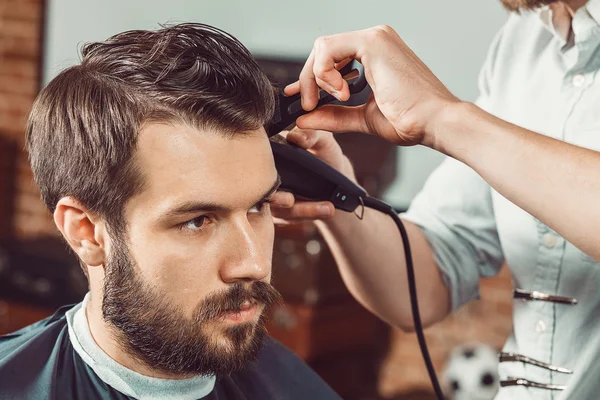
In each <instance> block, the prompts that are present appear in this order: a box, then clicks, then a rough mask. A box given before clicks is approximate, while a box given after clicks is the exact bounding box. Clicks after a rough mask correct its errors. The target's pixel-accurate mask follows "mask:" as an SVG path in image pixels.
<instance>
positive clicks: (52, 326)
mask: <svg viewBox="0 0 600 400" xmlns="http://www.w3.org/2000/svg"><path fill="white" fill-rule="evenodd" d="M72 307H73V305H68V306H64V307H61V308H59V309H58V310H57V311H56V312H55V313H54V314H53V315H51V316H49V317H48V318H45V319H42V320H40V321H38V322H35V323H33V324H31V325H28V326H26V327H24V328H21V329H19V330H18V331H15V332H12V333H8V334H5V335H2V336H0V361H1V360H2V359H3V358H4V357H5V356H6V355H7V354H8V353H10V352H11V350H14V349H17V348H19V347H21V346H22V345H23V344H24V343H27V342H28V341H30V340H33V339H35V338H37V337H39V336H40V335H41V336H43V337H45V338H49V339H50V342H51V343H54V342H55V341H56V338H57V337H58V334H59V333H60V331H61V330H62V329H66V326H67V322H66V318H65V313H66V312H67V311H68V310H69V309H70V308H72Z"/></svg>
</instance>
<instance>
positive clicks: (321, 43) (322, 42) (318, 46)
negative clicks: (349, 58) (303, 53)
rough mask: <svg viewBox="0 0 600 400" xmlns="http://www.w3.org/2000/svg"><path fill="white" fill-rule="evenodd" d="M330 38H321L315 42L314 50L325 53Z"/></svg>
mask: <svg viewBox="0 0 600 400" xmlns="http://www.w3.org/2000/svg"><path fill="white" fill-rule="evenodd" d="M329 42H330V37H329V36H321V37H318V38H317V40H315V44H314V48H315V51H324V50H327V48H328V47H329Z"/></svg>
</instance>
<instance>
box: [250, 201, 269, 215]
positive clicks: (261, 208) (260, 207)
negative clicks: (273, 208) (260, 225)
mask: <svg viewBox="0 0 600 400" xmlns="http://www.w3.org/2000/svg"><path fill="white" fill-rule="evenodd" d="M272 202H273V201H272V200H270V199H269V200H265V201H261V202H260V203H258V204H257V205H255V206H254V207H252V208H251V209H250V210H249V211H248V212H250V213H252V214H258V213H261V212H265V211H267V210H269V206H270V204H271V203H272Z"/></svg>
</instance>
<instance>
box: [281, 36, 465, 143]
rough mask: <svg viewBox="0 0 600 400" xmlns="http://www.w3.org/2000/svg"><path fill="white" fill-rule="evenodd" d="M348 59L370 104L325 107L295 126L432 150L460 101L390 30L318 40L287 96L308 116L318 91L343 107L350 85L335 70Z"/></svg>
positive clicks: (287, 91) (287, 90)
mask: <svg viewBox="0 0 600 400" xmlns="http://www.w3.org/2000/svg"><path fill="white" fill-rule="evenodd" d="M351 58H354V59H357V60H358V61H360V62H361V63H362V64H363V66H364V68H365V75H366V78H367V81H368V82H369V85H370V86H371V88H372V90H373V95H372V96H371V98H370V99H369V101H368V102H367V103H366V104H365V105H362V106H359V107H341V106H325V107H323V108H320V109H318V110H316V111H314V112H312V113H310V114H308V115H305V116H303V117H301V118H299V119H298V120H297V121H296V123H297V126H298V127H300V128H303V129H325V130H328V131H332V132H363V133H369V134H376V135H379V136H380V137H382V138H383V139H385V140H387V141H389V142H392V143H395V144H397V145H403V146H406V145H416V144H424V145H427V146H430V147H434V145H435V130H436V123H437V121H439V119H440V118H441V113H442V112H443V111H444V109H445V108H446V107H447V106H448V105H450V104H452V103H456V102H459V100H458V99H457V98H456V97H454V96H453V95H452V94H451V93H450V92H449V91H448V89H446V87H445V86H444V85H443V84H442V83H441V82H440V81H439V80H438V79H437V78H436V77H435V75H433V73H432V72H431V71H430V70H429V69H428V68H427V66H426V65H425V64H424V63H423V62H422V61H421V60H420V59H419V58H418V57H417V56H416V55H415V54H414V53H413V52H412V51H411V50H410V49H409V48H408V46H407V45H406V44H405V43H404V41H403V40H402V39H401V38H400V36H398V34H397V33H396V32H395V31H394V30H393V29H392V28H390V27H388V26H377V27H374V28H370V29H366V30H361V31H354V32H346V33H340V34H336V35H331V36H324V37H320V38H319V39H317V40H316V41H315V44H314V48H313V50H312V52H311V54H310V56H309V58H308V60H307V61H306V64H305V66H304V69H303V70H302V72H301V74H300V80H299V81H298V82H296V83H293V84H291V85H289V86H288V87H287V88H286V89H285V93H286V94H287V95H290V96H291V95H294V94H296V93H298V92H300V93H301V94H302V107H303V108H304V109H305V110H307V111H309V110H312V109H314V108H315V106H316V104H317V102H318V92H319V87H320V88H322V89H324V90H326V91H327V92H329V93H331V94H332V95H334V96H335V97H337V98H338V99H340V100H342V101H345V100H348V98H349V97H350V91H349V89H348V82H346V81H345V80H344V79H343V78H342V76H341V75H340V73H339V72H338V69H339V68H340V67H341V66H343V65H344V64H345V62H347V60H348V59H351ZM338 64H339V65H338ZM438 125H439V124H438Z"/></svg>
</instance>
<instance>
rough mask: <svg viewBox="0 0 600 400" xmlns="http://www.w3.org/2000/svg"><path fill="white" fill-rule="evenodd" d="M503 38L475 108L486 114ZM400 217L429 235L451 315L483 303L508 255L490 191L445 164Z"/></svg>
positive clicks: (455, 165) (462, 168) (465, 170)
mask: <svg viewBox="0 0 600 400" xmlns="http://www.w3.org/2000/svg"><path fill="white" fill-rule="evenodd" d="M501 34H502V32H500V33H499V34H498V35H496V37H495V39H494V42H493V44H492V46H491V48H490V51H489V52H488V57H487V59H486V61H485V63H484V65H483V68H482V70H481V73H480V76H479V91H480V96H479V98H478V100H477V101H476V104H477V105H478V106H479V107H481V108H483V109H485V110H488V111H489V108H488V107H489V104H490V95H491V94H490V87H491V79H492V75H493V66H494V60H495V56H496V53H497V48H498V45H499V42H500V41H501V36H502V35H501ZM401 217H402V218H403V219H405V220H407V221H410V222H412V223H414V224H416V225H417V226H419V227H420V228H421V229H422V231H423V233H424V234H425V237H426V238H427V240H428V242H429V244H430V246H431V248H432V250H433V253H434V258H435V261H436V263H437V265H438V268H439V269H440V271H441V273H442V277H443V279H444V282H445V283H446V285H447V286H448V288H449V289H450V292H451V302H452V310H456V309H457V308H459V307H461V306H462V305H464V304H465V303H467V302H469V301H471V300H473V299H477V298H479V279H480V278H481V277H490V276H494V275H496V274H497V273H498V272H499V271H500V268H501V267H502V264H503V262H504V255H503V252H502V247H501V245H500V240H499V238H498V232H497V229H496V220H495V216H494V208H493V205H492V197H491V188H490V186H489V185H488V184H487V183H486V182H485V181H484V180H483V178H481V177H480V176H479V175H478V174H477V173H476V172H475V171H473V170H472V169H471V168H470V167H468V166H467V165H465V164H463V163H461V162H460V161H457V160H455V159H452V158H449V157H448V158H446V159H445V160H444V161H443V162H442V163H441V164H440V166H439V167H438V168H437V169H436V170H434V172H433V173H432V174H431V175H430V176H429V178H428V179H427V181H426V183H425V185H424V187H423V189H422V190H421V192H420V193H419V194H418V195H417V196H416V197H415V198H414V200H413V201H412V203H411V205H410V207H409V209H408V211H407V212H406V213H404V214H402V215H401ZM416 267H417V268H418V266H416Z"/></svg>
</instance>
